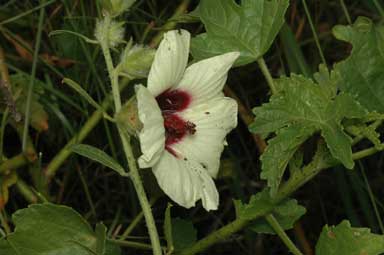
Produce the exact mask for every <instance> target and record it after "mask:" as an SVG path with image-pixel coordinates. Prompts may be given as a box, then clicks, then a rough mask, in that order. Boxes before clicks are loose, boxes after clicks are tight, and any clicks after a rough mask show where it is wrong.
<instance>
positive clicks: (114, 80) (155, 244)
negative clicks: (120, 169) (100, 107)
mask: <svg viewBox="0 0 384 255" xmlns="http://www.w3.org/2000/svg"><path fill="white" fill-rule="evenodd" d="M105 19H106V20H105V22H106V25H105V27H106V28H107V29H108V27H109V25H108V24H109V23H110V22H111V19H110V17H109V16H106V17H105ZM100 45H101V49H102V51H103V54H104V58H105V62H106V65H107V69H108V73H109V77H110V79H111V86H112V95H113V99H114V103H115V111H116V113H117V112H119V111H120V109H121V99H120V92H119V81H118V76H117V74H116V72H115V68H114V66H113V62H112V57H111V53H110V51H109V44H108V37H104V38H103V40H102V41H100ZM118 130H119V135H120V139H121V142H122V144H123V149H124V152H125V156H126V159H127V161H128V167H129V169H130V177H131V180H132V182H133V186H134V187H135V190H136V193H137V196H138V199H139V202H140V205H141V209H142V210H143V214H144V218H145V221H146V223H147V229H148V233H149V237H150V239H151V243H152V249H153V254H154V255H161V254H162V251H161V246H160V240H159V235H158V233H157V229H156V224H155V220H154V218H153V215H152V210H151V206H150V205H149V201H148V198H147V195H146V193H145V190H144V187H143V184H142V182H141V178H140V175H139V171H138V169H137V165H136V159H135V157H134V155H133V152H132V147H131V144H130V137H129V136H128V135H125V134H124V131H122V130H120V128H118Z"/></svg>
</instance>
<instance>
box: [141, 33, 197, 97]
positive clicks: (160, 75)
mask: <svg viewBox="0 0 384 255" xmlns="http://www.w3.org/2000/svg"><path fill="white" fill-rule="evenodd" d="M189 41H190V34H189V32H188V31H186V30H172V31H169V32H167V33H165V34H164V38H163V40H162V41H161V43H160V46H159V48H158V49H157V51H156V55H155V59H154V60H153V64H152V67H151V70H150V72H149V75H148V89H149V91H151V93H152V95H154V96H157V95H159V94H161V93H162V92H164V91H165V90H167V89H169V88H171V87H172V86H175V85H176V84H178V83H179V82H180V80H181V78H182V76H183V74H184V71H185V68H186V66H187V62H188V54H189Z"/></svg>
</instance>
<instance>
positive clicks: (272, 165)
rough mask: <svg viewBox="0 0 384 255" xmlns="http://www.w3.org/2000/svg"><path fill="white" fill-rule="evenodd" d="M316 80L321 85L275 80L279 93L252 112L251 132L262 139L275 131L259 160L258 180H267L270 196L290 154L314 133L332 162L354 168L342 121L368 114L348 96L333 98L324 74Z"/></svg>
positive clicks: (302, 79) (302, 80)
mask: <svg viewBox="0 0 384 255" xmlns="http://www.w3.org/2000/svg"><path fill="white" fill-rule="evenodd" d="M317 78H318V79H319V80H321V84H322V85H319V84H316V83H314V82H313V81H312V80H311V79H308V78H305V77H303V76H299V75H294V74H292V76H291V77H289V78H287V77H283V78H280V79H278V80H276V85H277V88H278V93H277V94H276V95H273V96H272V97H271V99H270V102H269V103H266V104H263V105H262V106H261V107H256V108H254V110H253V111H254V114H255V115H256V118H255V121H254V122H253V123H252V124H251V125H250V130H251V131H252V132H255V133H260V134H262V135H264V136H266V135H268V134H269V133H272V132H276V137H274V138H272V139H270V140H269V143H268V147H267V149H266V151H265V152H264V154H263V155H262V157H261V160H262V173H261V177H262V178H263V179H265V180H267V181H268V186H269V187H271V193H272V194H274V193H276V191H277V188H278V186H279V184H280V181H281V177H282V176H283V174H284V171H285V169H286V166H287V164H288V162H289V160H290V159H291V158H292V156H293V154H294V153H295V152H296V151H297V149H298V148H299V146H300V145H301V144H302V143H304V142H305V140H307V139H308V138H309V137H310V136H312V135H313V134H314V133H315V132H319V133H320V134H321V135H322V136H323V137H324V139H325V141H326V144H327V146H328V148H329V150H330V152H331V154H332V156H333V157H334V158H335V159H337V160H339V161H340V162H341V163H342V164H343V165H344V166H345V167H347V168H352V167H353V166H354V162H353V160H352V149H351V138H350V137H349V136H348V135H347V134H346V133H345V132H344V127H343V126H342V121H343V120H344V119H346V118H362V117H364V116H365V115H366V114H367V113H368V112H367V110H366V109H365V108H364V107H362V106H361V105H360V104H359V103H358V102H356V101H355V100H354V99H353V98H352V97H351V96H350V95H349V94H346V93H341V94H338V95H336V90H333V88H332V83H331V82H330V80H329V79H328V78H329V77H328V78H327V77H326V76H325V75H324V73H323V74H322V75H321V76H319V75H317ZM325 84H328V86H326V85H325Z"/></svg>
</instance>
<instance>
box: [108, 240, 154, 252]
mask: <svg viewBox="0 0 384 255" xmlns="http://www.w3.org/2000/svg"><path fill="white" fill-rule="evenodd" d="M108 241H110V242H111V243H113V244H116V245H118V246H122V247H131V248H136V249H141V250H151V249H152V246H151V245H150V244H146V243H139V242H132V241H122V240H115V239H108Z"/></svg>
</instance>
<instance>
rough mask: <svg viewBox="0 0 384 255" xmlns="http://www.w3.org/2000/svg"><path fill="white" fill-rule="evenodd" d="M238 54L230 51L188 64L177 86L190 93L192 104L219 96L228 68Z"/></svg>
mask: <svg viewBox="0 0 384 255" xmlns="http://www.w3.org/2000/svg"><path fill="white" fill-rule="evenodd" d="M239 55H240V54H239V52H230V53H226V54H223V55H219V56H216V57H212V58H208V59H204V60H202V61H199V62H197V63H195V64H193V65H191V66H189V67H188V68H187V70H186V71H185V74H184V76H183V79H182V80H181V82H180V83H179V85H178V86H177V88H179V89H182V90H186V91H188V92H190V93H191V94H192V97H193V98H192V104H193V105H194V104H199V103H200V102H204V101H207V100H210V99H212V98H215V97H218V96H221V95H222V93H221V91H222V90H223V87H224V84H225V81H226V80H227V75H228V70H229V69H230V68H231V66H232V64H233V63H234V62H235V60H236V59H237V58H238V57H239Z"/></svg>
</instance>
